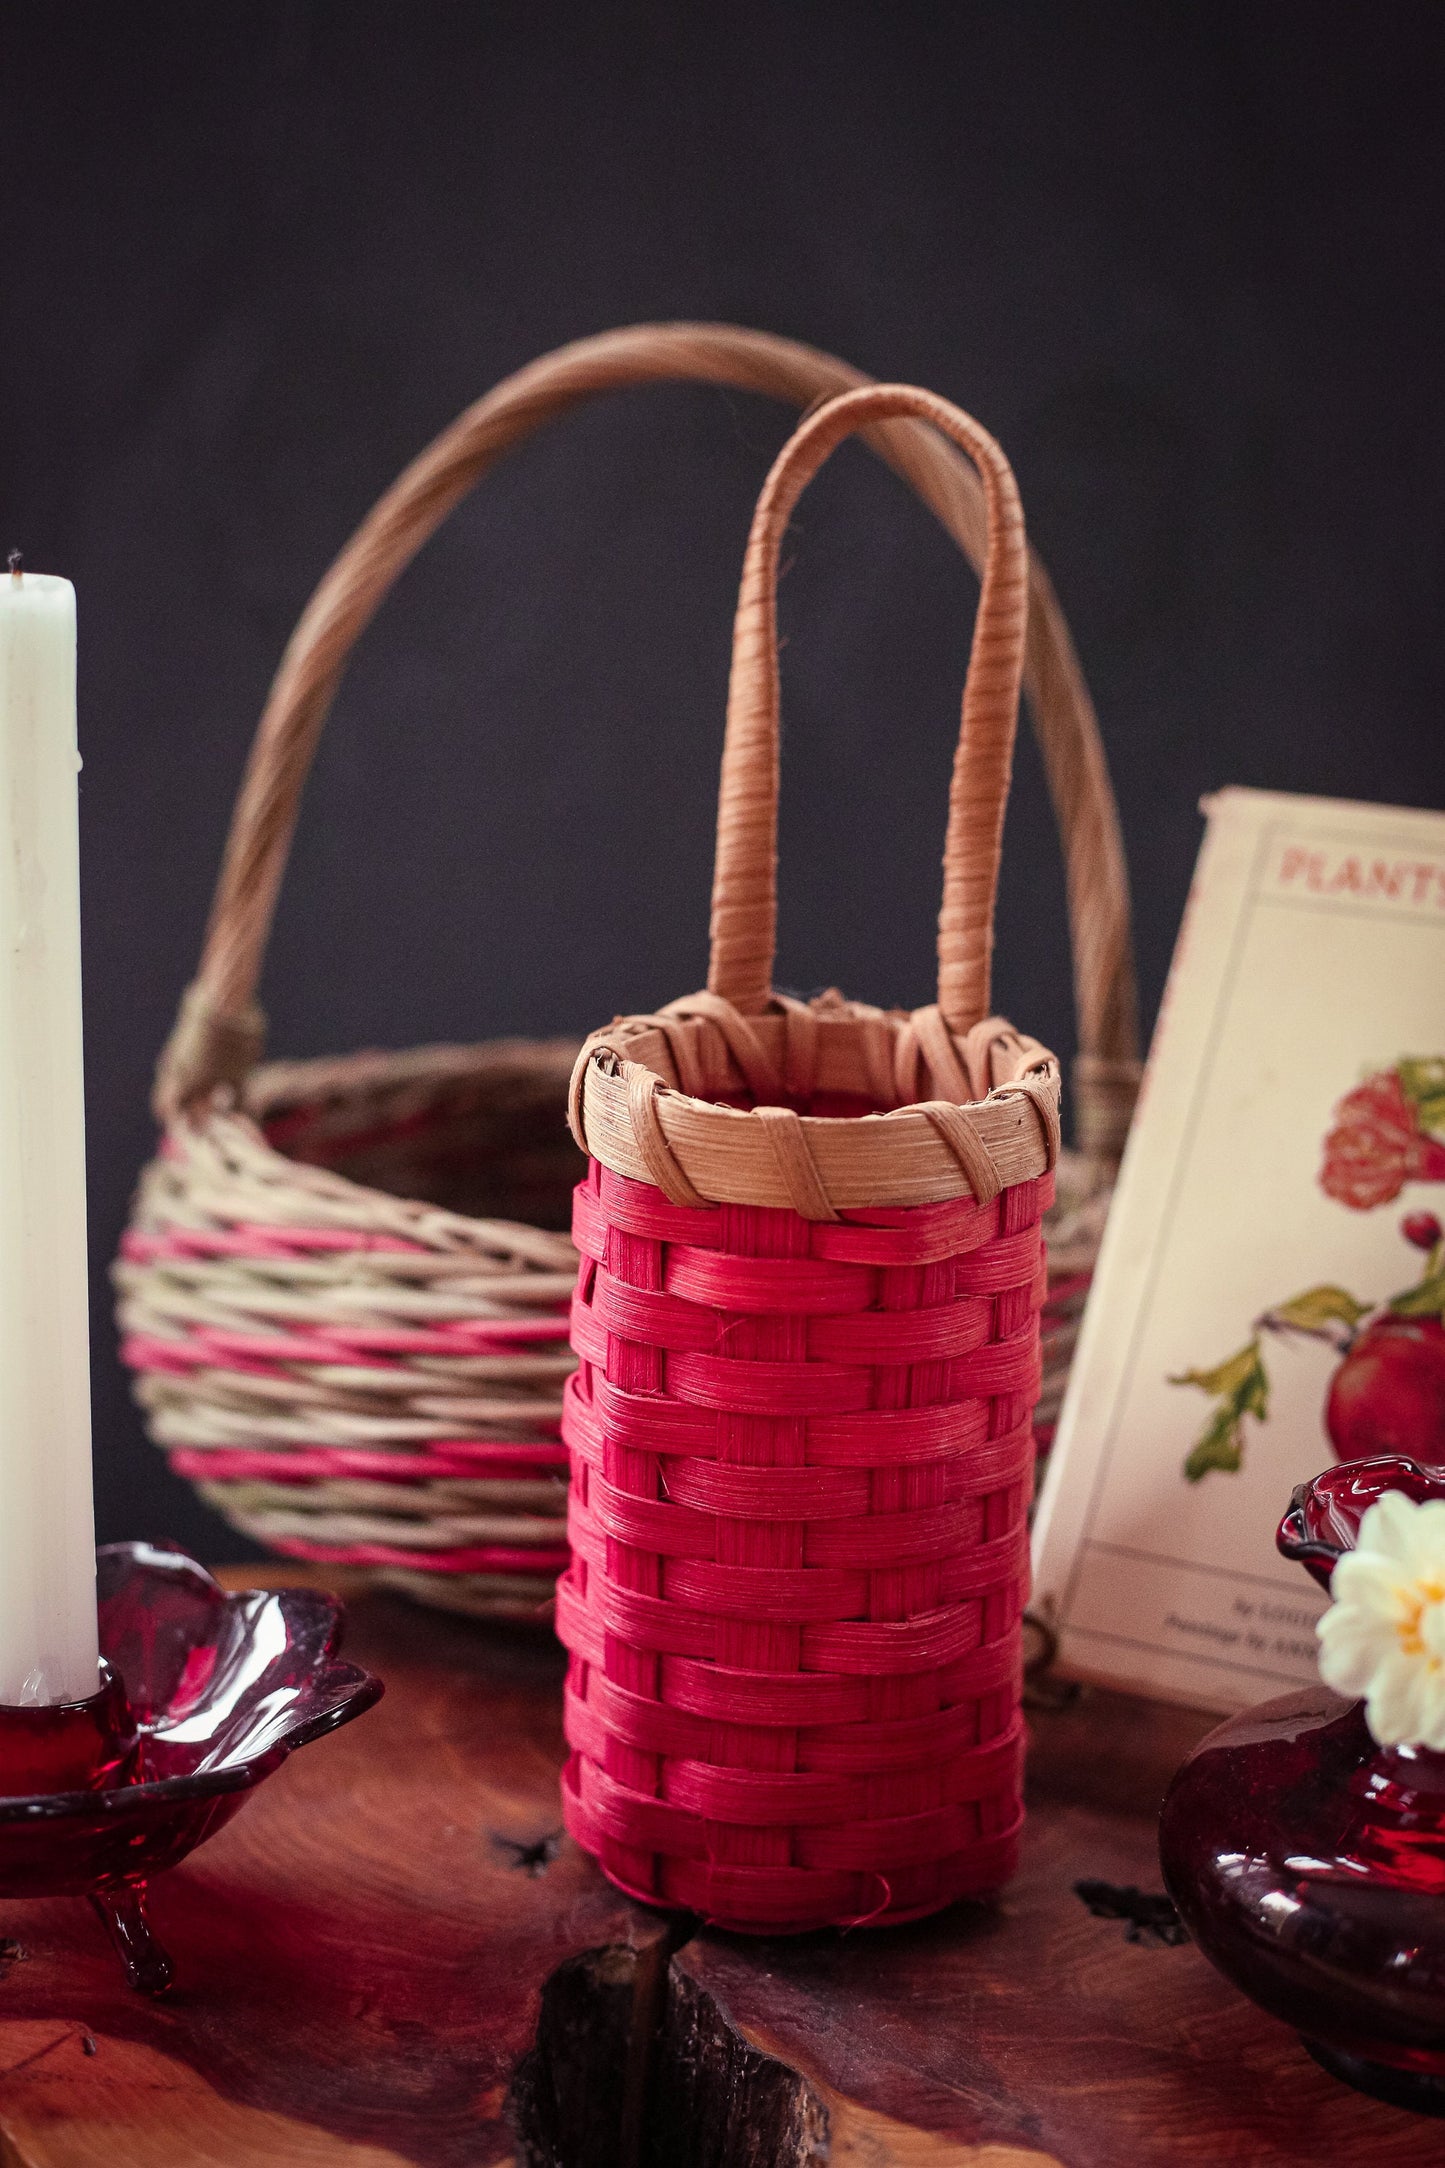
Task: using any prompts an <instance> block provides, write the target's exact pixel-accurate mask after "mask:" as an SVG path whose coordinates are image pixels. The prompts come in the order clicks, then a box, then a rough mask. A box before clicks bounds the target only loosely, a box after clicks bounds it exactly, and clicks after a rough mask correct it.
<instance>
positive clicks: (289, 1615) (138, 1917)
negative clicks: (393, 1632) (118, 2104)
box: [0, 1543, 382, 1994]
mask: <svg viewBox="0 0 1445 2168" xmlns="http://www.w3.org/2000/svg"><path fill="white" fill-rule="evenodd" d="M96 1570H97V1592H98V1597H99V1610H100V1649H101V1658H102V1667H101V1668H102V1683H101V1687H100V1690H99V1691H98V1692H97V1693H96V1694H94V1695H92V1696H91V1698H90V1699H89V1700H88V1701H82V1702H74V1703H68V1704H62V1705H60V1706H58V1707H51V1708H19V1709H17V1708H0V1897H49V1896H57V1895H75V1896H86V1897H89V1898H90V1900H91V1903H92V1904H93V1905H94V1906H95V1909H96V1911H97V1912H98V1913H99V1914H100V1917H101V1919H102V1920H103V1921H104V1922H105V1925H106V1927H107V1929H108V1931H109V1933H110V1937H111V1940H112V1942H113V1943H114V1945H115V1948H116V1950H117V1952H118V1954H119V1956H120V1959H121V1962H122V1963H123V1964H124V1966H125V1969H126V1974H127V1977H128V1978H129V1980H130V1982H131V1984H132V1986H134V1987H138V1988H141V1989H143V1990H144V1991H145V1992H146V1993H148V1994H158V1993H160V1991H161V1990H162V1989H163V1988H165V1987H167V1986H169V1984H170V1980H171V1972H172V1967H171V1961H170V1959H169V1957H168V1956H167V1955H166V1952H165V1951H164V1949H162V1947H161V1945H160V1944H159V1943H158V1942H157V1940H156V1938H155V1935H154V1933H153V1931H152V1930H151V1927H150V1924H149V1922H148V1920H147V1918H146V1910H145V1891H146V1884H147V1883H148V1882H149V1880H150V1879H151V1877H152V1876H154V1875H157V1874H160V1873H163V1872H164V1870H165V1869H166V1868H167V1867H174V1866H175V1865H176V1863H177V1861H179V1860H182V1859H184V1858H185V1857H186V1855H187V1853H188V1852H192V1851H194V1850H195V1848H196V1846H197V1845H198V1844H201V1843H203V1842H204V1841H205V1839H206V1838H207V1837H209V1836H212V1835H214V1833H215V1832H216V1830H218V1829H220V1828H221V1827H222V1826H223V1824H224V1823H226V1822H228V1821H229V1820H230V1819H231V1817H232V1815H233V1814H235V1813H236V1811H237V1810H238V1808H239V1807H241V1806H242V1805H243V1803H244V1802H245V1800H246V1798H247V1797H248V1795H249V1794H250V1793H251V1792H252V1791H253V1790H254V1789H255V1787H256V1786H257V1785H258V1784H259V1783H260V1782H261V1781H262V1779H263V1778H264V1777H268V1776H270V1775H271V1773H272V1771H273V1770H276V1769H279V1768H280V1766H281V1764H282V1762H283V1761H284V1760H285V1759H286V1757H287V1755H288V1754H289V1753H290V1752H291V1751H292V1749H293V1748H295V1747H298V1746H305V1745H306V1743H307V1742H308V1741H309V1740H311V1739H319V1738H320V1737H321V1736H322V1734H323V1733H324V1732H328V1731H334V1730H335V1728H336V1726H337V1725H338V1724H344V1723H346V1722H347V1721H348V1719H349V1718H351V1717H353V1716H359V1715H360V1714H361V1712H362V1711H363V1710H364V1709H369V1708H370V1707H371V1705H372V1703H373V1702H375V1701H376V1700H378V1699H379V1698H380V1695H381V1691H382V1688H381V1681H380V1680H379V1679H377V1678H374V1677H373V1676H372V1674H371V1673H370V1672H367V1671H363V1670H361V1669H360V1668H359V1667H358V1666H357V1665H355V1664H348V1663H343V1662H341V1661H339V1660H338V1659H337V1656H336V1648H337V1643H338V1641H339V1639H340V1632H341V1606H340V1605H339V1604H338V1603H337V1602H336V1601H335V1600H334V1599H333V1598H332V1597H330V1596H326V1595H322V1594H319V1593H317V1592H315V1591H313V1590H309V1589H295V1588H287V1589H279V1590H275V1591H261V1590H250V1591H247V1592H246V1593H244V1594H242V1595H237V1596H228V1595H227V1594H226V1592H225V1591H224V1590H223V1589H222V1588H220V1587H219V1586H218V1585H217V1583H216V1582H215V1581H213V1580H212V1579H211V1576H210V1575H209V1574H208V1573H207V1572H206V1571H205V1570H204V1568H203V1567H201V1566H198V1565H197V1564H196V1563H195V1561H194V1560H193V1559H189V1558H187V1557H185V1556H184V1554H183V1553H182V1552H180V1551H175V1550H167V1549H160V1548H157V1547H156V1546H154V1545H151V1544H144V1543H113V1544H109V1545H107V1546H106V1547H105V1548H104V1549H103V1550H101V1551H99V1552H98V1553H97V1556H96Z"/></svg>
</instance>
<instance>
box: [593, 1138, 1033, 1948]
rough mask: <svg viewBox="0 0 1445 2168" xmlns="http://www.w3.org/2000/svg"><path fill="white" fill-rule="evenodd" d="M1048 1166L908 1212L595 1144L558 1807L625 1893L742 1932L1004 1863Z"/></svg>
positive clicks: (926, 1895)
mask: <svg viewBox="0 0 1445 2168" xmlns="http://www.w3.org/2000/svg"><path fill="white" fill-rule="evenodd" d="M1048 1187H1049V1185H1048V1184H1047V1183H1046V1182H1043V1181H1040V1182H1036V1183H1026V1184H1023V1185H1019V1186H1018V1187H1017V1188H1016V1189H1015V1190H1013V1191H1009V1192H1005V1193H1004V1195H1003V1196H1002V1197H1000V1198H999V1199H998V1200H996V1201H995V1202H994V1203H993V1204H992V1205H990V1206H989V1207H987V1208H986V1209H984V1208H980V1207H977V1206H975V1205H973V1204H972V1203H970V1202H969V1201H967V1200H964V1202H963V1203H962V1205H949V1206H944V1207H925V1208H922V1210H921V1211H920V1213H919V1214H918V1218H919V1221H920V1222H921V1224H920V1226H919V1228H918V1230H917V1234H916V1236H915V1234H914V1231H913V1230H912V1229H911V1228H910V1225H909V1221H910V1218H911V1217H912V1215H909V1214H889V1215H878V1217H880V1218H882V1217H886V1218H888V1219H889V1220H890V1221H891V1224H889V1225H887V1226H880V1227H871V1226H861V1227H860V1226H856V1225H854V1224H852V1222H850V1223H848V1224H846V1225H844V1226H839V1225H838V1224H836V1223H829V1222H810V1221H806V1220H803V1219H800V1218H799V1217H798V1216H797V1215H796V1214H794V1213H790V1212H786V1211H780V1210H772V1209H768V1210H762V1209H752V1208H748V1207H741V1206H736V1207H735V1206H727V1207H722V1208H717V1209H709V1210H708V1211H706V1212H703V1213H698V1212H695V1211H689V1210H688V1209H687V1208H684V1207H673V1206H669V1205H667V1204H666V1202H665V1200H663V1199H662V1198H661V1197H660V1194H659V1193H657V1192H656V1191H653V1190H652V1189H651V1188H650V1186H649V1185H647V1184H644V1183H635V1182H629V1181H627V1180H625V1179H624V1178H623V1177H620V1176H616V1175H612V1174H608V1173H606V1172H605V1171H603V1172H600V1171H599V1170H598V1169H597V1168H596V1167H594V1168H593V1169H592V1170H591V1172H590V1174H589V1179H588V1182H587V1184H586V1185H584V1187H583V1189H582V1190H581V1191H580V1192H579V1197H578V1215H577V1218H578V1229H579V1234H580V1236H581V1237H582V1242H581V1246H582V1247H583V1249H584V1252H591V1253H592V1254H591V1255H590V1256H584V1264H583V1268H582V1272H581V1275H580V1277H579V1285H578V1298H577V1301H576V1304H575V1305H574V1326H573V1330H574V1346H575V1347H576V1349H577V1352H578V1354H579V1357H580V1359H581V1360H580V1368H579V1372H578V1376H577V1378H576V1380H575V1381H574V1383H573V1386H572V1388H571V1389H570V1390H569V1393H568V1395H567V1401H566V1409H565V1414H564V1426H563V1427H564V1435H565V1436H566V1439H567V1442H568V1445H569V1448H570V1451H571V1454H572V1464H573V1488H572V1495H571V1499H570V1503H569V1523H570V1530H571V1534H572V1539H573V1544H574V1565H573V1569H572V1572H571V1574H570V1575H569V1576H568V1577H567V1579H566V1580H565V1581H564V1583H563V1586H562V1589H561V1591H560V1592H559V1604H558V1624H559V1630H560V1631H561V1633H562V1635H563V1638H564V1640H566V1641H567V1643H568V1646H569V1647H570V1648H571V1650H572V1652H573V1664H572V1670H571V1675H570V1679H569V1687H568V1700H567V1729H568V1736H569V1740H570V1742H571V1745H572V1749H573V1754H574V1763H573V1766H572V1772H571V1775H570V1778H569V1783H568V1786H567V1791H566V1807H567V1815H568V1820H569V1826H571V1827H572V1828H573V1830H574V1834H576V1835H577V1836H578V1837H579V1839H580V1841H582V1842H583V1843H586V1844H590V1845H591V1846H592V1847H593V1848H594V1849H595V1850H597V1852H598V1855H599V1857H600V1858H601V1859H602V1862H603V1864H604V1866H605V1867H606V1868H607V1871H608V1872H609V1873H610V1874H611V1875H612V1876H613V1877H614V1879H615V1880H618V1881H619V1882H621V1883H622V1884H623V1885H624V1886H625V1887H628V1888H630V1889H632V1890H633V1891H635V1892H636V1893H637V1894H639V1895H643V1896H647V1897H650V1898H651V1899H653V1900H654V1901H656V1900H658V1899H661V1900H662V1901H664V1902H672V1903H675V1904H683V1903H688V1904H694V1905H698V1906H700V1908H701V1909H703V1910H704V1911H706V1912H707V1913H709V1915H710V1916H712V1917H717V1918H723V1919H726V1920H729V1921H731V1922H732V1923H733V1924H735V1925H737V1924H742V1925H754V1926H759V1927H768V1926H784V1925H805V1924H817V1923H819V1922H820V1921H821V1920H823V1919H825V1918H831V1919H834V1920H844V1919H848V1920H860V1919H865V1918H880V1919H881V1918H903V1917H909V1916H912V1915H913V1914H915V1913H917V1912H922V1911H927V1910H930V1909H933V1908H934V1907H935V1906H936V1905H937V1904H939V1903H946V1902H949V1901H951V1899H952V1898H953V1897H954V1896H956V1895H960V1894H966V1893H976V1892H978V1891H980V1890H982V1889H984V1888H987V1887H990V1886H993V1885H994V1884H995V1883H996V1882H997V1880H999V1879H1002V1878H1003V1877H1004V1876H1006V1874H1007V1872H1008V1871H1009V1867H1010V1864H1011V1856H1012V1846H1013V1844H1014V1842H1015V1839H1016V1831H1017V1826H1018V1819H1019V1811H1020V1810H1019V1799H1018V1781H1019V1776H1018V1764H1019V1744H1018V1741H1019V1732H1018V1723H1017V1709H1018V1689H1019V1682H1020V1652H1019V1644H1018V1621H1019V1616H1020V1612H1021V1608H1022V1602H1023V1595H1024V1588H1025V1583H1026V1574H1027V1563H1026V1537H1025V1508H1026V1503H1027V1498H1028V1495H1029V1489H1030V1478H1031V1467H1032V1442H1031V1435H1030V1428H1029V1422H1028V1414H1029V1409H1030V1407H1031V1405H1032V1398H1033V1395H1034V1393H1035V1391H1036V1389H1037V1381H1038V1372H1039V1353H1038V1308H1039V1304H1040V1301H1041V1299H1042V1293H1043V1281H1042V1271H1041V1263H1042V1260H1041V1244H1040V1240H1039V1232H1038V1217H1039V1213H1040V1211H1041V1209H1042V1205H1043V1201H1044V1198H1045V1196H1046V1194H1047V1192H1048ZM614 1207H615V1208H616V1209H617V1213H618V1218H617V1221H615V1222H611V1223H610V1224H609V1221H610V1216H611V1214H612V1212H613V1210H614ZM699 1222H704V1223H705V1232H704V1238H703V1239H701V1240H700V1239H699V1231H700V1230H699ZM945 1229H946V1230H947V1232H948V1234H949V1237H950V1239H952V1240H954V1241H955V1242H957V1243H958V1244H959V1247H957V1248H955V1249H954V1250H952V1251H949V1250H947V1249H944V1250H942V1251H941V1253H940V1252H939V1244H940V1236H941V1234H942V1232H943V1231H944V1230H945ZM663 1230H666V1232H663ZM682 1235H685V1236H686V1238H687V1239H686V1240H679V1239H678V1238H679V1237H680V1236H682ZM840 1236H846V1237H848V1238H850V1239H851V1238H853V1237H861V1238H862V1239H863V1240H864V1241H866V1242H868V1243H870V1244H876V1245H877V1247H876V1249H875V1254H873V1255H871V1256H868V1257H866V1258H856V1257H845V1258H840V1257H838V1256H837V1255H836V1253H835V1254H832V1255H826V1256H825V1255H824V1254H823V1253H824V1252H825V1251H826V1250H829V1249H830V1248H832V1249H835V1246H836V1244H837V1242H838V1238H839V1237H840ZM644 1243H646V1244H650V1247H648V1248H647V1249H646V1250H645V1252H642V1253H641V1259H642V1269H639V1250H638V1245H639V1244H644ZM734 1267H735V1268H736V1280H735V1281H733V1280H732V1279H730V1277H729V1275H730V1272H731V1271H732V1270H733V1268H734ZM820 1267H824V1268H826V1269H821V1270H820ZM790 1285H792V1286H795V1287H796V1289H797V1299H796V1306H795V1307H791V1308H790V1307H789V1306H788V1289H789V1286H790ZM734 1286H735V1287H736V1298H735V1306H734V1305H733V1303H732V1302H731V1301H730V1294H731V1290H732V1288H733V1287H734ZM865 1294H866V1297H867V1304H866V1307H865V1306H864V1302H863V1297H864V1295H865ZM618 1559H621V1560H623V1561H625V1562H626V1564H627V1565H628V1567H629V1569H630V1570H629V1575H628V1577H627V1578H625V1579H624V1577H623V1576H621V1575H619V1574H618V1573H617V1572H616V1571H615V1567H614V1561H615V1560H618ZM644 1561H646V1565H645V1567H644V1565H643V1562H644ZM840 1873H841V1875H842V1879H841V1880H840Z"/></svg>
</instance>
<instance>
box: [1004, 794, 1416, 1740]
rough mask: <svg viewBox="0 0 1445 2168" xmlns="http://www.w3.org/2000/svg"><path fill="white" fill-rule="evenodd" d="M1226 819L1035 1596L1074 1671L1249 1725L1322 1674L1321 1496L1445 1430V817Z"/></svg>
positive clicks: (1100, 1293)
mask: <svg viewBox="0 0 1445 2168" xmlns="http://www.w3.org/2000/svg"><path fill="white" fill-rule="evenodd" d="M1205 810H1206V812H1207V814H1208V828H1207V832H1206V835H1205V839H1204V844H1203V848H1202V850H1201V852H1200V857H1199V863H1198V867H1197V869H1196V872H1195V878H1194V883H1193V887H1192V889H1191V893H1190V899H1189V904H1188V907H1187V909H1186V912H1185V917H1184V923H1183V926H1182V928H1181V930H1180V936H1179V941H1178V944H1177V947H1176V950H1175V955H1174V962H1173V965H1172V968H1171V971H1170V976H1169V982H1168V986H1167V988H1166V991H1165V997H1164V1004H1163V1007H1162V1010H1161V1013H1160V1019H1159V1024H1158V1027H1157V1029H1156V1032H1155V1036H1154V1043H1153V1046H1152V1048H1151V1050H1150V1055H1149V1062H1148V1068H1147V1071H1146V1076H1145V1084H1144V1091H1143V1095H1142V1097H1141V1100H1140V1105H1139V1110H1138V1114H1137V1116H1136V1118H1135V1123H1134V1128H1133V1130H1132V1133H1131V1135H1130V1139H1129V1145H1128V1149H1127V1152H1126V1154H1125V1158H1124V1163H1123V1166H1122V1167H1121V1169H1120V1177H1119V1184H1118V1188H1117V1190H1116V1192H1115V1197H1114V1202H1113V1207H1112V1209H1111V1211H1110V1215H1109V1222H1108V1227H1107V1230H1106V1233H1105V1237H1104V1244H1103V1248H1102V1250H1101V1252H1100V1256H1099V1262H1098V1268H1097V1271H1096V1273H1095V1277H1094V1283H1093V1288H1092V1290H1091V1293H1090V1297H1089V1303H1088V1308H1087V1311H1086V1313H1085V1318H1084V1323H1083V1327H1082V1331H1081V1333H1080V1339H1079V1346H1078V1350H1077V1353H1076V1356H1075V1360H1074V1367H1073V1371H1072V1374H1071V1376H1070V1380H1069V1388H1068V1392H1067V1395H1066V1397H1065V1401H1064V1406H1063V1409H1062V1412H1061V1415H1060V1420H1059V1428H1058V1433H1057V1436H1056V1440H1055V1443H1054V1449H1053V1452H1052V1455H1051V1456H1050V1462H1049V1468H1048V1473H1047V1477H1046V1480H1045V1485H1044V1491H1043V1496H1042V1498H1041V1500H1040V1503H1039V1511H1038V1514H1037V1517H1036V1521H1035V1527H1034V1577H1035V1587H1034V1605H1035V1608H1036V1609H1038V1610H1040V1611H1041V1612H1042V1614H1043V1615H1044V1616H1045V1617H1047V1618H1048V1619H1049V1620H1050V1621H1051V1622H1052V1624H1053V1626H1054V1627H1055V1629H1056V1631H1057V1632H1058V1635H1059V1666H1060V1669H1061V1670H1062V1671H1064V1672H1065V1673H1066V1674H1072V1675H1073V1676H1076V1677H1083V1678H1090V1679H1096V1680H1100V1681H1104V1682H1106V1683H1109V1684H1113V1685H1118V1686H1123V1687H1127V1688H1129V1689H1131V1690H1133V1691H1136V1692H1140V1693H1146V1694H1152V1695H1155V1696H1157V1697H1159V1698H1162V1699H1167V1700H1176V1701H1183V1702H1189V1703H1193V1704H1196V1705H1198V1706H1200V1707H1203V1708H1209V1709H1219V1710H1221V1711H1230V1710H1234V1709H1238V1708H1243V1707H1246V1706H1248V1705H1249V1704H1250V1703H1252V1702H1255V1701H1260V1700H1263V1699H1265V1698H1266V1697H1268V1696H1269V1695H1271V1694H1277V1693H1281V1692H1284V1691H1285V1690H1286V1689H1287V1688H1289V1687H1290V1686H1292V1685H1297V1684H1300V1683H1304V1682H1307V1681H1309V1680H1311V1679H1313V1678H1314V1677H1315V1675H1316V1673H1315V1638H1314V1622H1315V1619H1316V1618H1317V1617H1318V1615H1319V1613H1320V1611H1321V1610H1322V1609H1323V1608H1324V1604H1325V1600H1326V1599H1325V1598H1324V1596H1323V1595H1322V1594H1321V1593H1320V1592H1319V1591H1317V1590H1315V1589H1313V1588H1312V1587H1311V1584H1310V1583H1309V1581H1308V1580H1307V1578H1306V1577H1305V1575H1304V1574H1302V1573H1301V1572H1299V1571H1298V1569H1295V1568H1291V1567H1289V1566H1287V1565H1286V1564H1285V1562H1284V1561H1283V1560H1282V1559H1281V1558H1280V1557H1279V1556H1278V1555H1277V1553H1276V1551H1275V1548H1274V1531H1275V1528H1276V1526H1277V1524H1278V1522H1279V1519H1280V1516H1281V1514H1282V1513H1283V1512H1284V1510H1285V1508H1286V1506H1287V1505H1288V1503H1289V1495H1290V1491H1291V1489H1292V1488H1293V1486H1294V1485H1295V1484H1296V1483H1298V1482H1301V1481H1303V1480H1304V1479H1305V1478H1306V1477H1308V1476H1311V1475H1315V1474H1317V1473H1318V1472H1319V1470H1320V1469H1321V1468H1323V1467H1326V1466H1328V1465H1329V1464H1330V1462H1331V1460H1332V1459H1333V1458H1345V1459H1359V1458H1364V1457H1368V1456H1369V1455H1370V1454H1372V1453H1379V1452H1405V1453H1414V1454H1415V1455H1416V1456H1417V1457H1418V1456H1419V1455H1420V1454H1421V1453H1422V1452H1423V1451H1424V1450H1425V1448H1426V1447H1427V1446H1428V1445H1429V1443H1430V1441H1431V1439H1432V1438H1433V1440H1434V1446H1435V1451H1436V1454H1437V1455H1438V1454H1439V1451H1440V1449H1441V1446H1442V1444H1445V1244H1442V1229H1441V1222H1442V1220H1445V815H1440V814H1434V813H1424V812H1414V811H1405V810H1401V809H1395V808H1390V807H1384V806H1373V805H1354V804H1349V803H1346V802H1342V801H1336V800H1328V799H1315V798H1300V797H1290V796H1285V795H1280V794H1275V793H1266V792H1260V791H1247V790H1227V791H1223V792H1221V793H1220V794H1219V795H1218V796H1217V797H1216V798H1214V799H1213V800H1211V801H1210V803H1209V804H1208V806H1207V807H1206V809H1205Z"/></svg>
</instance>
